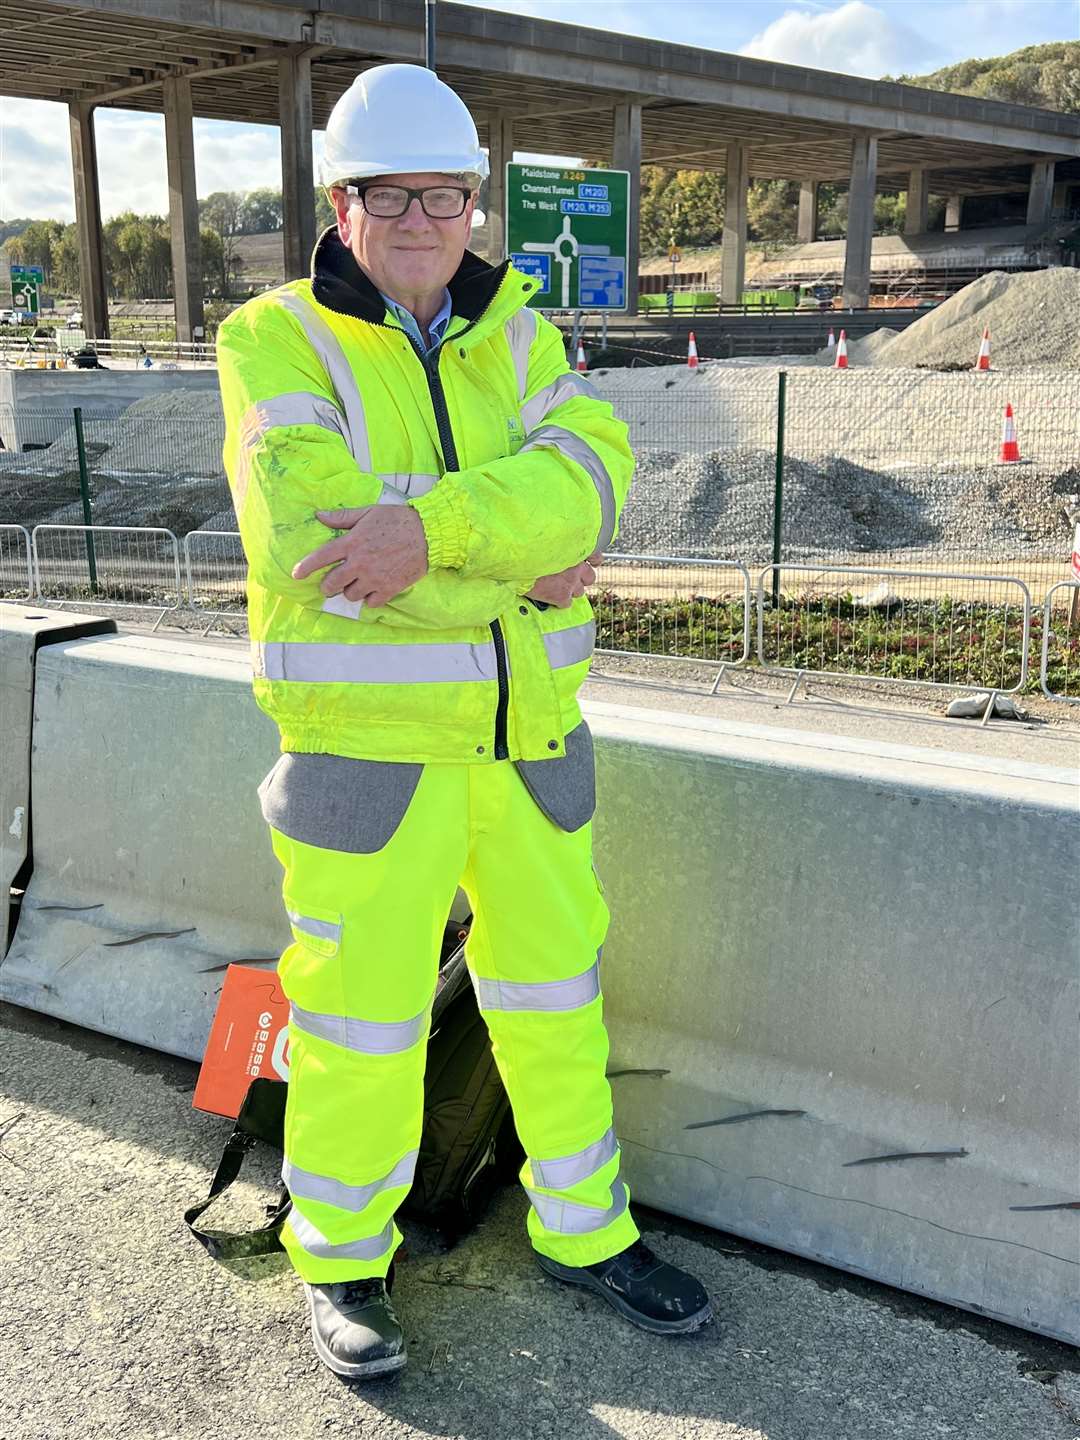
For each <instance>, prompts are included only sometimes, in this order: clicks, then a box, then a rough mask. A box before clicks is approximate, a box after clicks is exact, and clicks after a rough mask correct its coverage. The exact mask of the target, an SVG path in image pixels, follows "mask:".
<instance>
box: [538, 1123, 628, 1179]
mask: <svg viewBox="0 0 1080 1440" xmlns="http://www.w3.org/2000/svg"><path fill="white" fill-rule="evenodd" d="M618 1153H619V1142H618V1140H616V1138H615V1131H614V1129H610V1130H608V1131H607V1133H606V1134H605V1135H604V1136H603V1137H602V1138H601V1139H599V1140H597V1141H595V1142H594V1143H593V1144H592V1145H586V1146H585V1149H584V1150H579V1151H578V1152H577V1154H576V1155H562V1156H560V1157H559V1158H558V1159H557V1160H536V1159H534V1158H533V1157H532V1156H531V1155H530V1156H529V1169H530V1170H531V1171H532V1177H533V1180H534V1181H535V1182H536V1184H537V1185H543V1186H544V1188H545V1189H546V1190H569V1189H570V1187H571V1185H580V1183H581V1182H582V1181H583V1180H587V1179H588V1178H589V1176H590V1175H595V1174H596V1172H597V1170H599V1169H601V1168H602V1167H603V1166H604V1165H606V1164H607V1163H608V1161H609V1160H614V1158H615V1156H616V1155H617V1154H618Z"/></svg>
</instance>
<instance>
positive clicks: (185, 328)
mask: <svg viewBox="0 0 1080 1440" xmlns="http://www.w3.org/2000/svg"><path fill="white" fill-rule="evenodd" d="M162 90H163V92H164V97H165V158H166V162H167V165H168V172H169V235H170V239H171V243H172V272H173V305H174V308H175V312H176V338H177V340H180V341H192V340H201V339H202V338H203V336H204V334H205V331H204V329H203V284H202V254H201V248H200V244H199V202H198V200H197V199H196V196H195V141H194V137H193V134H192V127H191V81H190V80H189V79H188V78H187V76H170V77H169V78H167V79H166V80H163V81H162Z"/></svg>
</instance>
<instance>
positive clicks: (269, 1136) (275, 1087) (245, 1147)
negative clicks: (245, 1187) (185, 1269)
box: [184, 1079, 292, 1260]
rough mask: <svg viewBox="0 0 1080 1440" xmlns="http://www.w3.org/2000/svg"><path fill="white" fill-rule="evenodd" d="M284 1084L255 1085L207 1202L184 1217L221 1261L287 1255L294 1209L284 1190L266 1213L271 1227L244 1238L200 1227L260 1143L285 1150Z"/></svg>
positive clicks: (260, 1082)
mask: <svg viewBox="0 0 1080 1440" xmlns="http://www.w3.org/2000/svg"><path fill="white" fill-rule="evenodd" d="M287 1088H288V1087H287V1086H286V1084H285V1082H284V1081H283V1080H268V1079H258V1080H253V1081H252V1082H251V1084H250V1086H249V1087H248V1092H247V1094H246V1095H245V1097H244V1103H243V1105H242V1106H241V1107H240V1114H239V1115H238V1116H237V1117H236V1125H235V1127H234V1129H233V1132H232V1134H231V1135H230V1136H229V1138H228V1140H227V1141H226V1143H225V1149H224V1151H223V1152H222V1156H221V1160H220V1161H219V1162H218V1167H217V1171H216V1173H215V1175H214V1178H213V1180H212V1181H211V1182H210V1190H209V1192H208V1194H207V1196H206V1199H205V1200H203V1201H201V1202H200V1203H199V1204H198V1205H193V1206H192V1207H191V1208H190V1209H189V1210H185V1211H184V1220H185V1222H186V1224H187V1227H188V1229H189V1230H190V1231H191V1233H192V1234H193V1235H194V1236H195V1239H196V1240H198V1241H199V1243H200V1244H201V1245H205V1247H206V1249H207V1250H208V1251H209V1253H210V1254H211V1255H212V1256H213V1257H214V1259H215V1260H242V1259H247V1258H249V1257H250V1256H253V1255H270V1254H273V1252H274V1251H275V1250H280V1249H282V1244H281V1239H280V1231H281V1226H282V1224H283V1222H284V1220H285V1217H286V1215H287V1214H288V1213H289V1210H290V1209H291V1208H292V1201H291V1200H290V1198H289V1192H288V1190H287V1189H286V1188H285V1186H284V1185H282V1186H281V1187H280V1189H279V1190H278V1194H277V1198H276V1199H275V1201H274V1203H273V1204H272V1205H267V1207H266V1224H265V1225H261V1226H259V1227H258V1228H257V1229H255V1230H250V1231H246V1232H244V1233H243V1234H235V1233H232V1232H230V1231H228V1230H212V1229H209V1228H208V1227H206V1226H203V1225H200V1224H198V1220H199V1217H200V1216H201V1215H202V1213H203V1211H204V1210H206V1209H208V1208H209V1206H210V1205H211V1204H212V1203H213V1202H214V1201H215V1200H216V1199H217V1197H218V1196H219V1195H220V1194H222V1193H223V1192H224V1191H225V1190H227V1189H228V1188H229V1186H230V1185H231V1184H232V1183H233V1181H234V1180H235V1179H236V1177H237V1176H238V1175H239V1174H240V1171H241V1169H242V1168H243V1164H244V1157H245V1156H246V1155H247V1154H248V1152H249V1151H251V1150H253V1149H254V1148H255V1146H256V1144H258V1142H259V1141H262V1142H263V1143H264V1144H267V1145H272V1146H275V1147H276V1148H277V1149H280V1148H281V1146H282V1140H283V1138H284V1125H285V1096H286V1090H287Z"/></svg>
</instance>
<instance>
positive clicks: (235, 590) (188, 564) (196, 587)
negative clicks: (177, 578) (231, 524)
mask: <svg viewBox="0 0 1080 1440" xmlns="http://www.w3.org/2000/svg"><path fill="white" fill-rule="evenodd" d="M183 549H184V581H185V584H186V587H187V603H188V605H189V607H190V608H191V609H192V610H197V611H198V612H199V613H200V614H203V615H205V616H206V618H207V620H208V621H210V623H211V624H212V623H213V621H214V620H217V619H220V618H223V617H226V616H239V617H240V618H242V619H243V620H245V621H246V619H247V591H246V584H245V582H246V580H247V560H246V559H245V557H244V547H243V545H242V544H241V541H240V535H239V532H238V531H236V530H191V531H189V533H188V534H187V535H185V536H184V543H183Z"/></svg>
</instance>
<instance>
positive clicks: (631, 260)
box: [611, 105, 641, 315]
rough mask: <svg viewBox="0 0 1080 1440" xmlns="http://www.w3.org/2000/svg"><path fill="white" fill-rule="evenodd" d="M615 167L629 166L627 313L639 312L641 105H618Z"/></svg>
mask: <svg viewBox="0 0 1080 1440" xmlns="http://www.w3.org/2000/svg"><path fill="white" fill-rule="evenodd" d="M611 166H612V169H613V170H629V172H630V193H629V196H628V198H627V204H628V207H629V215H630V237H629V242H628V244H627V248H626V313H627V315H636V314H637V313H638V268H639V266H640V263H641V106H640V105H616V106H615V127H614V135H613V137H612V146H611Z"/></svg>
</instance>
